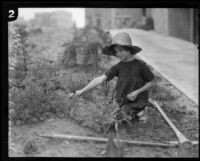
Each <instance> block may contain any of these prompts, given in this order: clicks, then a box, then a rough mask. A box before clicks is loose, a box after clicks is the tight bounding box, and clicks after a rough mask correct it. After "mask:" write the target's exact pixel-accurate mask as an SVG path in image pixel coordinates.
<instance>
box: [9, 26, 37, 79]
mask: <svg viewBox="0 0 200 161" xmlns="http://www.w3.org/2000/svg"><path fill="white" fill-rule="evenodd" d="M13 26H14V27H13V28H14V31H11V30H10V34H9V35H11V36H10V37H9V38H10V39H9V41H12V42H13V43H12V44H11V45H12V46H11V47H10V48H9V67H10V69H14V70H15V71H16V75H15V77H16V78H22V79H24V77H25V75H26V73H27V71H28V70H29V65H30V64H31V54H30V53H31V51H32V50H33V49H34V48H35V47H36V46H35V44H33V43H30V42H29V41H28V35H29V34H28V32H27V30H26V28H27V26H26V24H25V23H22V22H20V23H18V22H16V23H15V24H14V25H13ZM11 33H12V34H11ZM20 74H21V75H20Z"/></svg>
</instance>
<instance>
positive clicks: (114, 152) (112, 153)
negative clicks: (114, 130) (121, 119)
mask: <svg viewBox="0 0 200 161" xmlns="http://www.w3.org/2000/svg"><path fill="white" fill-rule="evenodd" d="M122 156H123V152H122V150H121V149H120V148H119V147H118V146H117V145H116V144H115V142H114V141H113V138H112V136H111V135H110V136H109V137H108V143H107V146H106V157H122Z"/></svg>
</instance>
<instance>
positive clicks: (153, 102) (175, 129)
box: [149, 99, 190, 143]
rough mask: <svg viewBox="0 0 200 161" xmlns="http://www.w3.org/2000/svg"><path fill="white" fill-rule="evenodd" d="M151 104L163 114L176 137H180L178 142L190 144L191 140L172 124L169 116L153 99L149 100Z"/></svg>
mask: <svg viewBox="0 0 200 161" xmlns="http://www.w3.org/2000/svg"><path fill="white" fill-rule="evenodd" d="M149 102H150V103H152V104H153V105H154V106H155V107H156V108H157V110H158V111H159V112H160V113H161V115H162V116H163V118H164V119H165V121H166V122H167V123H168V124H169V126H170V127H171V128H172V130H173V131H174V132H175V134H176V136H177V137H178V140H179V142H180V143H185V142H190V141H189V139H187V138H186V137H185V136H184V135H183V134H182V133H181V132H180V131H179V130H178V129H177V128H176V126H175V125H174V124H173V123H172V122H171V120H170V119H169V118H168V117H167V115H166V114H165V113H164V111H163V110H162V108H161V107H160V106H159V105H158V103H157V102H156V101H153V100H152V99H149Z"/></svg>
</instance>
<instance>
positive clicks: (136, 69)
mask: <svg viewBox="0 0 200 161" xmlns="http://www.w3.org/2000/svg"><path fill="white" fill-rule="evenodd" d="M15 12H16V11H15V10H12V9H10V10H8V18H12V17H14V15H15ZM7 31H8V34H7V35H8V38H7V40H8V54H7V56H8V106H7V109H8V118H7V119H8V120H7V121H8V142H7V144H8V157H9V158H10V157H11V158H12V157H48V158H57V157H59V158H68V157H69V158H72V157H73V158H74V157H76V158H77V157H78V158H87V157H90V158H91V157H92V158H108V157H114V158H115V157H120V158H198V157H199V115H198V114H199V111H198V110H199V55H198V53H199V48H198V47H199V9H198V8H177V7H176V8H168V7H166V8H163V7H161V8H157V7H155V8H151V7H149V8H143V7H141V8H139V7H138V8H134V7H133V8H117V7H112V8H109V7H98V8H97V7H85V6H83V7H65V6H63V7H19V8H17V17H16V19H15V20H12V21H7ZM129 77H130V78H129ZM3 115H5V114H3Z"/></svg>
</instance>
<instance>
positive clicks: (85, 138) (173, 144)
mask: <svg viewBox="0 0 200 161" xmlns="http://www.w3.org/2000/svg"><path fill="white" fill-rule="evenodd" d="M37 135H38V136H40V137H45V138H57V139H67V140H78V141H88V140H90V141H95V142H100V143H107V141H108V138H100V137H88V136H72V135H63V134H37ZM113 140H114V142H115V143H116V142H117V139H113ZM119 142H122V143H127V144H129V145H139V146H160V147H177V146H178V142H176V141H172V142H166V143H153V142H141V141H130V140H119ZM194 143H195V144H198V142H197V141H194Z"/></svg>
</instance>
